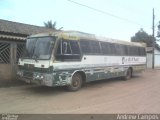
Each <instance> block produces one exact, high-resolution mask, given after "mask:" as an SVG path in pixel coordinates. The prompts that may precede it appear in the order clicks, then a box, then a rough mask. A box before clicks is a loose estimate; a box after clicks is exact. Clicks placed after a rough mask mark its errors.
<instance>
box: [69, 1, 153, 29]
mask: <svg viewBox="0 0 160 120" xmlns="http://www.w3.org/2000/svg"><path fill="white" fill-rule="evenodd" d="M68 1H69V2H72V3H74V4H77V5H80V6H83V7H86V8H89V9H91V10H94V11H96V12H99V13H103V14H105V15H108V16H111V17H114V18H117V19H120V20H123V21H126V22H129V23H132V24H136V25H140V26H143V27H146V28H149V29H151V28H150V27H147V26H144V25H142V24H140V23H137V22H135V21H132V20H129V19H126V18H123V17H120V16H117V15H114V14H111V13H109V12H106V11H103V10H100V9H97V8H93V7H91V6H88V5H84V4H81V3H78V2H75V1H73V0H68Z"/></svg>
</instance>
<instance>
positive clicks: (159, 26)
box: [157, 21, 160, 38]
mask: <svg viewBox="0 0 160 120" xmlns="http://www.w3.org/2000/svg"><path fill="white" fill-rule="evenodd" d="M157 27H158V32H157V37H158V38H160V21H159V25H158V26H157Z"/></svg>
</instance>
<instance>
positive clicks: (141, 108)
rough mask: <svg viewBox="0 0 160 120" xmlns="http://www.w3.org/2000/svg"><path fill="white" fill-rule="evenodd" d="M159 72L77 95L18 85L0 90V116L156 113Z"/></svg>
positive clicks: (93, 86)
mask: <svg viewBox="0 0 160 120" xmlns="http://www.w3.org/2000/svg"><path fill="white" fill-rule="evenodd" d="M159 106H160V70H147V71H145V72H144V73H142V74H140V75H138V76H134V77H133V78H132V79H131V80H128V81H123V80H122V79H120V78H119V79H112V80H103V81H98V82H92V83H89V84H86V85H85V86H84V87H83V88H82V89H81V90H79V91H77V92H67V91H66V90H65V89H64V88H63V87H57V88H50V87H42V86H36V85H28V84H20V85H18V86H13V87H1V88H0V113H17V114H18V113H38V114H39V113H52V114H56V113H67V114H68V113H85V114H88V113H91V114H94V113H102V114H104V113H160V107H159Z"/></svg>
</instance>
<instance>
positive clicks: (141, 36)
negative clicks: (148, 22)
mask: <svg viewBox="0 0 160 120" xmlns="http://www.w3.org/2000/svg"><path fill="white" fill-rule="evenodd" d="M154 40H155V38H153V36H152V35H149V34H148V33H146V32H145V31H144V30H143V29H142V28H141V29H140V30H139V31H138V32H137V33H136V34H135V36H133V37H131V42H143V43H146V44H147V47H152V43H153V41H154Z"/></svg>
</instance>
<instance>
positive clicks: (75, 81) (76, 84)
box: [67, 73, 82, 91]
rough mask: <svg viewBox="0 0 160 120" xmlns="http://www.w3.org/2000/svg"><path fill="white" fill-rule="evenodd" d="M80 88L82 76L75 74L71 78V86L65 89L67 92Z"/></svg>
mask: <svg viewBox="0 0 160 120" xmlns="http://www.w3.org/2000/svg"><path fill="white" fill-rule="evenodd" d="M81 86H82V76H81V75H80V74H78V73H75V74H74V75H73V76H72V81H71V84H70V85H69V86H67V89H68V90H69V91H77V90H79V89H80V88H81Z"/></svg>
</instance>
